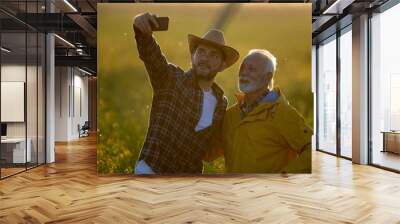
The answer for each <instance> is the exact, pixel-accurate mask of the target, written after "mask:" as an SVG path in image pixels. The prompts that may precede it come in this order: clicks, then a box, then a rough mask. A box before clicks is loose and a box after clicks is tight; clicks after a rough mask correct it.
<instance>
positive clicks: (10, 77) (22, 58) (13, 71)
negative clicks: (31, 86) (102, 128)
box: [0, 32, 31, 178]
mask: <svg viewBox="0 0 400 224" xmlns="http://www.w3.org/2000/svg"><path fill="white" fill-rule="evenodd" d="M1 47H2V48H3V49H7V50H1V54H2V55H1V87H0V88H1V108H0V109H1V123H2V126H3V127H2V129H3V131H2V132H3V133H2V139H1V166H2V170H1V174H2V178H4V177H6V176H9V175H12V174H15V173H18V172H21V171H24V170H25V165H26V164H25V163H26V161H28V162H29V160H30V153H31V151H30V148H29V144H26V120H25V112H26V111H25V109H26V107H25V91H26V69H27V67H26V33H25V32H15V33H14V32H3V33H2V34H1Z"/></svg>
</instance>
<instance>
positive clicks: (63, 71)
mask: <svg viewBox="0 0 400 224" xmlns="http://www.w3.org/2000/svg"><path fill="white" fill-rule="evenodd" d="M55 86H56V90H55V123H56V131H55V140H56V141H70V140H74V139H77V138H79V132H78V124H79V125H81V126H82V125H83V124H84V123H85V121H87V120H88V105H89V104H88V77H86V76H84V73H82V72H80V71H79V70H78V69H76V68H72V67H56V84H55ZM80 107H81V108H80Z"/></svg>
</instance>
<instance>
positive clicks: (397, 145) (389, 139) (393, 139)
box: [381, 131, 400, 154]
mask: <svg viewBox="0 0 400 224" xmlns="http://www.w3.org/2000/svg"><path fill="white" fill-rule="evenodd" d="M381 133H382V134H383V150H382V152H392V153H396V154H400V131H382V132H381Z"/></svg>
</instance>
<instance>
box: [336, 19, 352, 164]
mask: <svg viewBox="0 0 400 224" xmlns="http://www.w3.org/2000/svg"><path fill="white" fill-rule="evenodd" d="M351 48H352V35H351V26H348V27H347V28H345V29H344V30H343V31H342V32H341V36H340V93H339V95H340V155H341V156H344V157H348V158H351V157H352V148H351V147H352V144H351V142H352V125H351V124H352V96H353V94H352V77H353V76H352V74H353V72H352V66H351V65H352V49H351Z"/></svg>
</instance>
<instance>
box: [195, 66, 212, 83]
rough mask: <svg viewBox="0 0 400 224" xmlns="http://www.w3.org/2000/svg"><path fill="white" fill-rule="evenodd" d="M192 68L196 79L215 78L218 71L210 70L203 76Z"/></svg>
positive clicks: (206, 79)
mask: <svg viewBox="0 0 400 224" xmlns="http://www.w3.org/2000/svg"><path fill="white" fill-rule="evenodd" d="M193 70H194V74H195V77H196V79H198V80H204V81H211V80H213V79H214V78H215V76H217V73H218V72H210V73H208V74H207V75H206V76H204V75H199V74H197V72H196V69H193Z"/></svg>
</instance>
